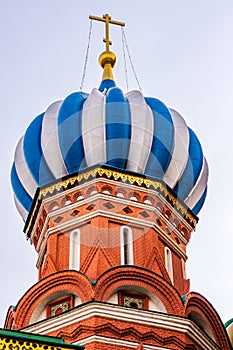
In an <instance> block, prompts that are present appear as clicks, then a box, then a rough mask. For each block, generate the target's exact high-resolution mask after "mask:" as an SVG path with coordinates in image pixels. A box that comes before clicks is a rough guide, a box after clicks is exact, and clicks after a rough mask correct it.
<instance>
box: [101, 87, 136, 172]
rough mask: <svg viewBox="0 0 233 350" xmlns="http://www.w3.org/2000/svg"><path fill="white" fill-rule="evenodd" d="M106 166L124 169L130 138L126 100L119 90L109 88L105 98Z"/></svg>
mask: <svg viewBox="0 0 233 350" xmlns="http://www.w3.org/2000/svg"><path fill="white" fill-rule="evenodd" d="M105 124H106V143H107V147H106V155H107V164H109V165H112V166H115V167H118V168H121V169H125V168H126V163H127V156H128V152H129V146H130V137H131V116H130V109H129V104H128V101H127V99H126V98H125V97H124V94H123V92H122V91H121V90H120V89H119V88H116V87H115V88H111V89H109V90H108V92H107V96H106V116H105Z"/></svg>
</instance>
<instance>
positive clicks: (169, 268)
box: [164, 247, 173, 283]
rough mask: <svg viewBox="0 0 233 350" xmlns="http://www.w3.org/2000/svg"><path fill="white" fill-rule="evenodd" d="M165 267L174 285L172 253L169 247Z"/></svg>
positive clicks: (166, 251)
mask: <svg viewBox="0 0 233 350" xmlns="http://www.w3.org/2000/svg"><path fill="white" fill-rule="evenodd" d="M164 253H165V266H166V269H167V272H168V274H169V277H170V279H171V281H172V283H173V267H172V253H171V250H170V249H169V248H168V247H165V252H164Z"/></svg>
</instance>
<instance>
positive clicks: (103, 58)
mask: <svg viewBox="0 0 233 350" xmlns="http://www.w3.org/2000/svg"><path fill="white" fill-rule="evenodd" d="M99 64H100V66H101V67H102V68H104V67H105V66H106V65H110V66H111V67H112V68H114V67H115V64H116V55H115V53H113V52H112V51H104V52H102V53H101V54H100V56H99Z"/></svg>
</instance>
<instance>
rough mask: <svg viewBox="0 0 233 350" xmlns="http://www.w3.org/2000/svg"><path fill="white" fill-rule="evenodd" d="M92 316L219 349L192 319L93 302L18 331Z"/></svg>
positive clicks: (43, 329) (47, 329) (45, 330)
mask: <svg viewBox="0 0 233 350" xmlns="http://www.w3.org/2000/svg"><path fill="white" fill-rule="evenodd" d="M91 317H99V318H101V317H104V318H108V319H109V320H111V319H114V320H118V321H122V322H128V323H137V324H138V323H140V324H141V325H146V326H150V327H155V328H163V329H168V330H174V331H177V332H180V333H183V334H186V335H187V336H188V337H190V339H192V340H193V341H194V342H195V343H196V344H197V345H198V346H199V347H200V348H202V349H205V350H220V348H219V347H218V346H217V345H216V343H214V342H213V341H212V340H211V339H210V338H209V337H208V336H207V335H205V333H204V332H202V331H201V330H200V329H199V328H198V327H197V326H196V324H194V323H193V322H192V321H191V320H189V319H187V318H184V317H180V316H174V315H168V314H163V313H159V312H155V311H146V310H139V309H131V308H126V307H122V306H119V305H114V304H107V303H104V304H102V303H100V302H92V303H88V304H84V305H80V306H78V307H76V308H74V309H71V310H70V311H69V312H65V313H63V314H60V315H57V316H56V317H52V318H49V319H46V320H44V321H41V322H39V323H37V324H35V325H31V326H28V327H25V328H22V329H21V330H22V331H24V332H31V333H38V334H42V335H43V334H49V333H52V332H54V331H58V330H60V329H62V328H65V327H67V326H70V325H73V324H75V323H80V322H83V321H84V320H87V319H89V318H91Z"/></svg>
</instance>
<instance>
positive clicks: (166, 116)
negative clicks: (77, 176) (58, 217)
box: [11, 51, 208, 220]
mask: <svg viewBox="0 0 233 350" xmlns="http://www.w3.org/2000/svg"><path fill="white" fill-rule="evenodd" d="M115 60H116V56H115V55H114V54H113V53H112V52H110V51H105V52H104V53H102V54H101V55H100V65H101V66H102V67H103V68H104V72H103V80H102V83H101V85H100V87H99V89H97V88H94V89H93V90H92V91H91V92H90V94H87V93H84V92H82V91H79V92H74V93H72V94H70V95H69V96H67V97H66V98H65V99H64V100H62V101H56V102H54V103H52V104H51V105H50V106H49V107H48V108H47V110H46V111H45V112H44V113H42V114H40V115H38V116H37V117H36V118H35V119H34V120H33V121H32V122H31V124H30V125H29V127H28V128H27V130H26V132H25V134H24V136H23V137H22V138H21V139H20V140H19V143H18V145H17V148H16V151H15V158H14V164H13V167H12V172H11V181H12V186H13V190H14V195H15V203H16V206H17V208H18V210H19V212H20V214H21V215H22V217H23V219H24V220H26V218H27V215H28V212H29V210H30V208H31V205H32V201H33V198H34V195H35V192H36V189H37V187H41V186H44V185H46V184H49V183H50V182H53V181H54V180H56V179H59V178H61V177H64V176H67V175H70V174H73V173H76V172H78V171H80V170H82V169H85V168H87V167H90V166H92V165H95V164H108V165H110V166H113V167H116V168H118V169H123V170H128V171H132V172H135V173H139V174H145V175H148V176H150V177H154V178H157V179H161V180H163V181H164V182H165V183H166V184H167V185H168V186H169V187H170V188H171V189H173V190H174V192H175V193H176V194H177V196H178V197H179V198H180V199H181V200H182V201H184V202H185V204H186V205H187V206H188V207H189V208H190V209H191V210H192V211H193V213H194V214H197V213H198V212H199V210H200V209H201V207H202V205H203V203H204V200H205V197H206V190H207V178H208V166H207V162H206V160H205V158H204V156H203V152H202V148H201V145H200V142H199V140H198V138H197V136H196V135H195V133H194V132H193V131H192V130H191V129H190V128H189V127H188V126H187V125H186V122H185V121H184V119H183V118H182V116H181V115H180V114H179V113H178V112H177V111H175V110H173V109H169V108H168V107H166V106H165V105H164V104H163V102H161V101H160V100H158V99H157V98H152V97H144V96H143V95H142V93H141V92H140V91H136V90H134V91H130V92H128V93H124V92H123V91H122V90H121V89H120V88H119V87H117V86H116V84H115V82H114V78H113V74H112V68H113V67H114V65H115Z"/></svg>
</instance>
